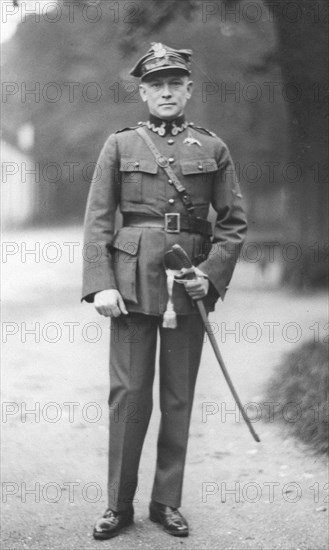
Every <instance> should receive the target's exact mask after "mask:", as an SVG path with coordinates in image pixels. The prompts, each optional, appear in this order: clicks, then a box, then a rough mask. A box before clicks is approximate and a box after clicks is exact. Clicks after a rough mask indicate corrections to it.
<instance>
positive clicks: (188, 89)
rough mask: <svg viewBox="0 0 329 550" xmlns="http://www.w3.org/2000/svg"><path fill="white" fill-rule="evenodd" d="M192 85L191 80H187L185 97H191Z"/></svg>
mask: <svg viewBox="0 0 329 550" xmlns="http://www.w3.org/2000/svg"><path fill="white" fill-rule="evenodd" d="M193 86H194V82H193V80H189V81H188V83H187V85H186V89H187V99H190V98H191V97H192V92H193Z"/></svg>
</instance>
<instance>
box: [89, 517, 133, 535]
mask: <svg viewBox="0 0 329 550" xmlns="http://www.w3.org/2000/svg"><path fill="white" fill-rule="evenodd" d="M133 522H134V510H128V511H124V512H114V511H113V510H109V509H108V510H106V512H105V513H104V515H103V517H101V518H99V519H98V520H97V521H96V523H95V527H94V530H93V536H94V539H97V540H106V539H111V538H112V537H115V536H116V535H118V534H119V532H120V531H121V529H123V527H128V525H131V524H132V523H133Z"/></svg>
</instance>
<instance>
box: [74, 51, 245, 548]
mask: <svg viewBox="0 0 329 550" xmlns="http://www.w3.org/2000/svg"><path fill="white" fill-rule="evenodd" d="M191 55H192V52H191V50H175V49H173V48H170V47H168V46H166V45H164V44H160V43H152V44H151V47H150V49H149V50H148V52H147V53H146V54H145V55H144V56H143V57H142V58H141V59H140V60H139V61H138V62H137V64H136V65H135V67H134V68H133V69H132V71H131V74H132V75H133V76H134V77H137V78H140V79H141V80H140V95H141V98H142V100H143V102H145V103H146V104H147V107H148V110H149V118H148V120H147V121H146V122H143V123H139V125H138V126H136V127H132V128H125V129H124V130H121V131H118V132H117V133H116V134H113V135H111V136H110V137H109V138H108V140H107V141H106V143H105V145H104V147H103V149H102V151H101V154H100V157H99V160H98V169H97V171H96V172H95V176H94V179H93V181H92V184H91V188H90V194H89V198H88V204H87V210H86V218H85V245H86V248H85V250H86V251H87V252H86V255H87V257H86V259H85V265H84V282H83V299H84V300H86V301H87V302H93V303H94V305H95V307H96V310H97V311H98V313H100V314H101V315H104V316H106V317H111V351H110V397H109V405H110V443H109V475H108V509H107V510H106V512H105V513H104V515H103V517H102V518H100V519H99V520H98V521H97V522H96V525H95V527H94V533H93V534H94V537H95V538H96V539H107V538H111V537H113V536H115V535H117V534H118V533H119V532H120V531H121V529H122V528H124V527H126V526H128V525H130V524H131V523H133V514H134V510H133V499H134V494H135V491H136V489H137V480H138V466H139V460H140V455H141V451H142V446H143V441H144V438H145V434H146V431H147V427H148V423H149V419H150V415H151V411H152V386H153V378H154V369H155V353H156V346H157V337H158V335H159V337H160V353H159V357H160V359H159V363H160V364H159V371H160V373H159V377H160V409H161V422H160V429H159V436H158V445H157V462H156V467H155V476H154V483H153V490H152V496H151V502H150V510H149V512H150V519H151V520H152V521H154V522H157V523H160V524H161V525H162V526H163V528H164V529H165V531H166V532H168V533H169V534H171V535H175V536H187V535H188V533H189V528H188V524H187V521H186V520H185V518H184V516H183V515H182V514H181V512H180V511H179V507H180V506H181V494H182V484H183V474H184V465H185V457H186V449H187V441H188V431H189V423H190V415H191V408H192V402H193V395H194V387H195V382H196V377H197V372H198V367H199V362H200V356H201V350H202V342H203V336H204V327H203V325H202V321H201V318H200V316H199V314H198V310H197V308H196V307H195V305H194V301H195V300H197V299H201V298H204V299H205V304H206V307H207V309H208V311H211V310H213V309H214V304H215V302H216V300H217V299H218V298H219V297H221V299H223V298H224V295H225V293H226V290H227V285H228V283H229V281H230V279H231V276H232V273H233V270H234V267H235V263H236V260H237V252H238V250H239V248H240V247H241V245H242V242H243V240H244V236H245V233H246V220H245V215H244V211H243V207H242V202H241V193H240V189H239V184H238V182H237V179H236V175H235V172H234V167H233V163H232V160H231V157H230V153H229V151H228V148H227V146H226V145H225V143H224V142H223V141H222V140H221V139H220V138H218V137H217V136H216V135H215V134H213V133H212V132H210V131H208V130H205V129H203V128H200V127H197V126H195V125H194V124H192V123H189V122H188V121H187V120H186V119H185V114H184V111H185V106H186V104H187V102H188V100H189V99H190V97H191V94H192V86H193V83H192V81H191V80H190V74H191ZM168 167H169V171H168ZM170 170H171V171H170ZM210 204H211V205H212V206H213V208H214V209H215V211H216V212H217V221H216V224H215V227H214V231H213V235H212V236H211V225H210V224H209V222H208V221H207V215H208V211H209V207H210ZM118 208H119V209H120V211H121V213H122V215H123V226H122V228H121V229H119V230H118V231H117V232H115V216H116V211H117V209H118ZM176 243H177V244H180V245H181V246H182V247H183V248H184V249H185V250H186V252H187V253H188V255H189V256H190V258H191V259H192V261H193V264H194V265H195V266H197V267H196V275H197V277H196V278H195V279H194V280H190V281H187V282H186V284H185V285H182V284H178V283H176V282H174V283H173V288H172V300H173V304H174V309H175V312H176V315H177V318H176V319H177V320H176V323H175V322H174V324H173V326H174V325H175V324H176V325H177V326H176V328H170V327H171V321H169V322H167V323H166V320H165V322H163V316H166V309H167V306H168V296H169V294H171V287H169V286H168V281H167V277H166V271H165V268H164V263H163V260H164V254H165V252H166V251H167V250H168V249H170V247H171V246H172V245H173V244H176ZM171 284H172V283H171ZM168 293H169V294H168ZM171 313H172V311H171ZM169 317H170V315H169ZM167 321H168V319H167Z"/></svg>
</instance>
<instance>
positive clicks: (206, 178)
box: [180, 158, 218, 204]
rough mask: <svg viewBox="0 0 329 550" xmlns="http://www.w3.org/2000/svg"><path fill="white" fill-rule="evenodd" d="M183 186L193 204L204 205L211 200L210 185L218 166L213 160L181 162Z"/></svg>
mask: <svg viewBox="0 0 329 550" xmlns="http://www.w3.org/2000/svg"><path fill="white" fill-rule="evenodd" d="M180 165H181V171H182V174H183V176H184V184H185V185H186V188H187V190H188V191H189V192H190V193H191V195H192V198H193V199H194V201H193V202H194V203H195V204H205V203H208V202H209V201H210V198H211V184H212V182H213V176H214V174H215V173H216V172H217V171H218V166H217V163H216V161H215V159H213V158H201V159H185V160H181V162H180Z"/></svg>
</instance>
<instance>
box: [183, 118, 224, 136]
mask: <svg viewBox="0 0 329 550" xmlns="http://www.w3.org/2000/svg"><path fill="white" fill-rule="evenodd" d="M188 125H189V126H190V127H191V128H193V130H196V131H197V132H201V134H206V135H208V136H212V137H217V136H216V134H215V133H214V132H211V131H210V130H207V128H202V126H196V125H195V124H194V122H189V124H188Z"/></svg>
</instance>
